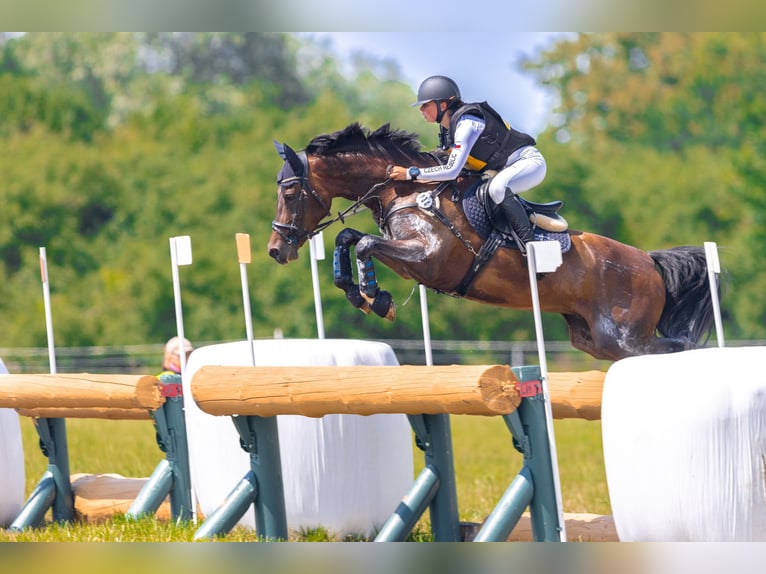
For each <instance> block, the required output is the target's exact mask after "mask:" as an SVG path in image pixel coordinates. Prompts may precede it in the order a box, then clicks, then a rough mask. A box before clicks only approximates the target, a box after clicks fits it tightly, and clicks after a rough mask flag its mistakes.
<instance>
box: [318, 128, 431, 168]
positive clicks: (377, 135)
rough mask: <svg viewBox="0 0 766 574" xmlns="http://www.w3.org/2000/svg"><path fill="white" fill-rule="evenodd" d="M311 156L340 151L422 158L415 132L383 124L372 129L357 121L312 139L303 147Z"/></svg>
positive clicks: (387, 156) (329, 154) (414, 158)
mask: <svg viewBox="0 0 766 574" xmlns="http://www.w3.org/2000/svg"><path fill="white" fill-rule="evenodd" d="M306 153H308V154H310V155H319V156H332V155H337V154H342V153H372V154H376V155H380V156H385V157H386V158H391V157H401V156H404V158H406V159H407V160H410V161H415V160H418V159H422V158H423V156H424V155H425V154H423V153H422V152H421V145H420V142H419V141H418V134H415V133H412V132H407V131H403V130H398V129H392V128H391V125H390V124H384V125H382V126H380V127H379V128H378V129H376V130H375V131H373V132H371V131H370V130H368V129H367V128H364V127H362V126H361V125H360V124H359V123H358V122H355V123H353V124H350V125H348V126H346V127H345V128H343V129H342V130H338V131H336V132H333V133H330V134H322V135H319V136H316V137H315V138H314V139H312V140H311V141H310V142H309V144H308V145H307V146H306Z"/></svg>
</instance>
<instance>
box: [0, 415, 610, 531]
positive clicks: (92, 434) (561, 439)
mask: <svg viewBox="0 0 766 574" xmlns="http://www.w3.org/2000/svg"><path fill="white" fill-rule="evenodd" d="M21 426H22V440H23V442H24V452H25V472H26V490H27V494H29V493H31V492H32V490H33V489H34V487H35V486H36V484H37V482H38V480H39V479H40V477H41V476H42V474H43V472H44V471H45V470H46V468H47V459H46V458H45V457H44V456H43V455H42V453H41V452H40V449H39V446H38V438H37V433H36V431H35V429H34V425H33V423H32V421H31V420H30V419H28V418H26V417H21ZM451 426H452V436H453V448H454V457H455V479H456V482H457V491H458V505H459V509H460V519H461V520H462V521H468V522H481V521H483V520H484V519H485V518H486V517H487V515H488V514H489V513H490V512H491V511H492V509H493V508H494V506H495V505H496V504H497V502H498V500H499V499H500V497H501V496H502V495H503V493H504V492H505V490H506V488H507V487H508V485H509V484H510V482H511V481H512V480H513V477H514V476H515V475H516V473H517V472H518V471H519V469H520V467H521V464H522V457H521V454H519V453H518V452H517V451H516V450H515V449H514V448H513V445H512V441H511V435H510V433H509V432H508V430H507V428H506V426H505V423H504V422H503V420H502V419H501V418H500V417H474V416H452V417H451ZM554 432H555V435H556V448H557V452H558V462H559V472H560V476H561V489H562V499H563V505H564V511H565V512H590V513H594V514H610V513H611V509H610V507H609V498H608V494H607V488H606V479H605V474H604V464H603V454H602V446H601V424H600V422H589V421H580V420H562V421H555V424H554ZM67 440H68V445H69V460H70V472H71V473H72V474H77V473H90V474H102V473H116V474H121V475H123V476H128V477H148V476H149V475H150V474H151V473H152V471H153V470H154V468H155V467H156V465H157V463H158V462H159V461H160V460H161V459H162V458H163V453H162V452H161V451H160V450H159V448H158V446H157V443H156V441H155V433H154V427H153V425H152V423H151V422H149V421H111V420H94V419H68V420H67ZM413 454H414V461H415V473H416V474H417V473H418V472H420V470H421V469H422V467H423V456H422V452H421V451H420V450H419V449H418V448H417V447H415V446H414V445H413ZM402 495H404V493H402ZM392 511H393V509H392ZM198 527H199V526H198V525H196V526H195V525H193V524H173V523H167V522H161V521H157V520H154V519H153V518H142V519H140V520H135V519H128V518H126V517H124V516H115V517H114V518H113V519H110V520H107V521H106V522H105V523H102V524H81V523H76V522H75V523H73V524H65V525H62V524H50V523H49V524H48V525H47V526H46V527H44V528H40V529H29V530H26V531H24V532H21V533H12V532H9V531H7V530H2V529H0V542H2V541H24V542H42V541H58V542H68V541H110V542H116V541H154V542H169V541H172V542H186V541H191V540H192V539H193V535H194V532H195V531H196V529H197V528H198ZM429 532H430V524H429V520H428V512H426V513H425V515H424V516H423V518H421V520H420V522H419V523H418V525H417V527H416V529H415V530H414V531H413V534H412V535H411V539H412V540H427V539H429V536H430V534H429ZM219 540H221V541H232V542H254V541H257V540H258V537H257V536H256V535H255V533H254V532H252V531H249V530H246V529H242V528H236V529H234V530H233V531H232V532H230V533H229V534H227V535H225V536H222V537H220V539H219ZM290 540H297V541H303V542H310V541H327V540H336V538H335V537H334V536H333V534H332V533H329V532H326V531H325V530H323V529H316V530H311V531H302V532H294V533H292V534H291V535H290ZM351 540H354V539H349V541H351Z"/></svg>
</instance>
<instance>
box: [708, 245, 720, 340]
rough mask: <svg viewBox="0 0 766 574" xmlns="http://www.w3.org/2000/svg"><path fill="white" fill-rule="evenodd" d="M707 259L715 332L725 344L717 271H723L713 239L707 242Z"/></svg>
mask: <svg viewBox="0 0 766 574" xmlns="http://www.w3.org/2000/svg"><path fill="white" fill-rule="evenodd" d="M705 259H706V260H707V277H708V282H709V283H710V298H711V300H712V302H713V314H714V317H715V334H716V337H717V338H718V346H719V347H723V346H724V344H725V343H724V340H723V323H722V322H721V304H720V302H719V301H718V281H717V280H716V273H720V272H721V263H720V262H719V261H718V246H717V245H716V244H715V242H713V241H706V242H705Z"/></svg>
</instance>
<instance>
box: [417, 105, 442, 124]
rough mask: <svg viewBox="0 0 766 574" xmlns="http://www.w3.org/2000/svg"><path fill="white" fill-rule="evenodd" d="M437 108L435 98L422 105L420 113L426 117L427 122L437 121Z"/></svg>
mask: <svg viewBox="0 0 766 574" xmlns="http://www.w3.org/2000/svg"><path fill="white" fill-rule="evenodd" d="M437 110H438V108H437V106H436V102H435V101H434V100H431V101H430V102H426V103H425V104H423V105H422V106H420V113H421V114H423V117H424V118H425V120H426V121H427V122H435V121H436V112H437Z"/></svg>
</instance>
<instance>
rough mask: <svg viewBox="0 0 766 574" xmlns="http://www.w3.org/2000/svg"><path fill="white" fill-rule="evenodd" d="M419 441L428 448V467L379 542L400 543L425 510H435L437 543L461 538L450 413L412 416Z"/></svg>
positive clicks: (417, 440) (432, 530) (387, 522)
mask: <svg viewBox="0 0 766 574" xmlns="http://www.w3.org/2000/svg"><path fill="white" fill-rule="evenodd" d="M408 419H409V421H410V426H411V427H412V430H413V431H414V433H415V442H416V444H417V445H418V447H419V448H420V449H421V450H422V451H424V455H425V468H424V469H423V471H422V472H421V473H420V475H419V476H418V478H417V480H416V481H415V484H414V485H413V486H412V488H411V489H410V491H409V493H408V494H407V496H406V497H405V499H404V500H403V501H402V502H401V503H400V504H399V506H398V507H397V509H396V510H395V511H394V513H393V514H392V515H391V516H390V517H389V519H388V520H387V521H386V523H385V524H384V525H383V528H382V529H381V530H380V532H378V535H377V536H376V537H375V542H400V541H403V540H405V539H406V537H407V535H408V534H409V533H410V532H411V531H412V528H413V527H414V526H415V524H416V523H417V521H418V519H419V518H420V517H421V515H422V514H423V512H425V509H426V508H428V509H429V510H430V513H431V533H432V534H433V538H434V541H437V542H459V541H460V519H459V516H458V503H457V485H456V482H455V461H454V451H453V449H452V430H451V427H450V419H449V415H447V414H439V415H409V416H408Z"/></svg>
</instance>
